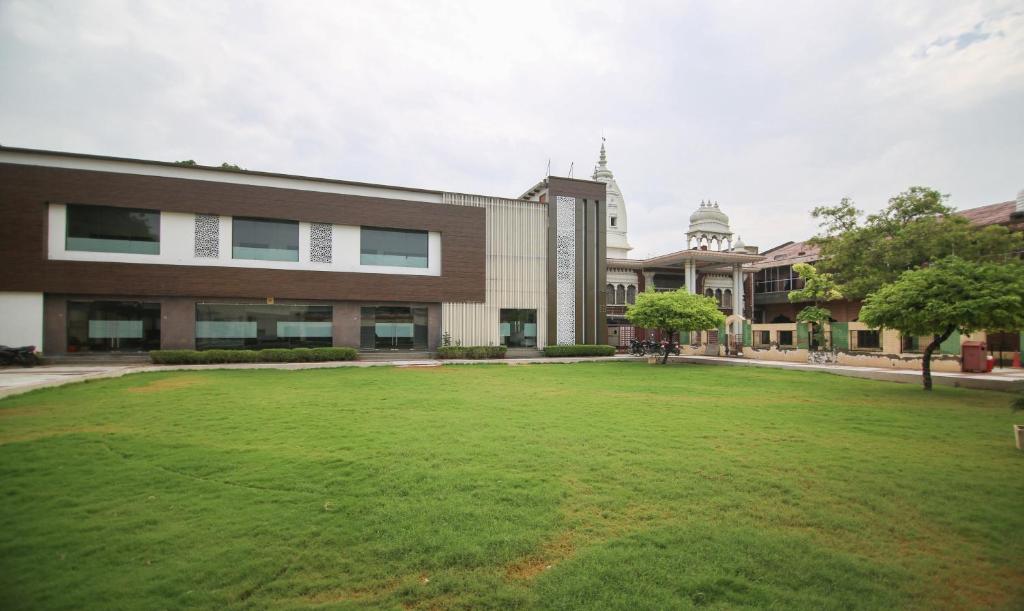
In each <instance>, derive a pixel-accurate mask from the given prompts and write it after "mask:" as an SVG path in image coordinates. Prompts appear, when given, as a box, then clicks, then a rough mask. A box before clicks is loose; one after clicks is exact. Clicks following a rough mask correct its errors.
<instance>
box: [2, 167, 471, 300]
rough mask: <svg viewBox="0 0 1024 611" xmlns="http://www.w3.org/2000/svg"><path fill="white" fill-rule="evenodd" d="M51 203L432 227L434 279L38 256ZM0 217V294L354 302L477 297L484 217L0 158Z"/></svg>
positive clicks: (444, 208) (434, 206) (466, 211)
mask: <svg viewBox="0 0 1024 611" xmlns="http://www.w3.org/2000/svg"><path fill="white" fill-rule="evenodd" d="M51 203H54V204H60V203H85V204H102V205H105V206H116V207H125V208H148V209H153V210H161V211H167V212H185V213H204V214H218V215H224V216H248V217H263V218H273V219H288V220H296V221H309V222H320V223H334V224H339V225H367V226H376V227H390V228H395V229H419V230H426V231H436V232H439V233H440V234H441V241H442V247H441V275H440V276H414V275H395V274H367V273H349V272H333V271H332V272H326V271H323V272H322V271H298V270H274V269H255V268H238V267H216V266H203V267H193V266H182V265H160V264H138V263H110V262H81V261H60V260H50V259H48V257H47V248H48V238H47V207H48V205H49V204H51ZM0 219H2V223H0V244H2V257H3V265H0V291H33V292H42V293H60V294H90V295H96V296H104V295H110V296H114V295H123V294H125V293H126V292H127V293H131V294H132V295H136V296H140V297H150V296H152V297H157V296H183V295H201V296H203V297H225V298H255V299H263V298H266V297H274V298H280V299H305V300H309V299H315V300H329V301H362V302H367V301H371V302H383V301H388V302H417V303H440V302H442V301H483V300H484V279H485V270H486V267H485V248H486V243H485V239H486V238H485V236H486V231H485V229H486V228H485V224H486V217H485V211H484V210H483V209H481V208H473V207H466V206H451V205H446V204H440V203H426V202H415V201H406V200H396V199H386V198H376V197H366V196H358V195H344V194H335V193H322V192H313V191H302V190H297V189H285V188H275V187H263V186H254V185H241V184H231V183H221V182H209V181H204V180H193V179H183V178H167V177H158V176H144V175H135V174H121V173H114V172H100V171H92V170H78V169H66V168H57V167H47V166H37V165H21V164H6V163H3V164H0Z"/></svg>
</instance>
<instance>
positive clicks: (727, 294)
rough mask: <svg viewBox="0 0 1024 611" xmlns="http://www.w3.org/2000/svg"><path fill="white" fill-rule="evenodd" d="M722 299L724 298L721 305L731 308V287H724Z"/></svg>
mask: <svg viewBox="0 0 1024 611" xmlns="http://www.w3.org/2000/svg"><path fill="white" fill-rule="evenodd" d="M722 299H724V300H725V302H724V303H723V305H724V306H725V307H727V308H731V307H732V289H725V291H724V292H723V293H722Z"/></svg>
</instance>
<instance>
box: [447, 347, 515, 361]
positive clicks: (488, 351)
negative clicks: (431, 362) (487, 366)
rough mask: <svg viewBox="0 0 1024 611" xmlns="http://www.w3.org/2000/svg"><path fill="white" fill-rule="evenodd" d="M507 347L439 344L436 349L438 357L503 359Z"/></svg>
mask: <svg viewBox="0 0 1024 611" xmlns="http://www.w3.org/2000/svg"><path fill="white" fill-rule="evenodd" d="M506 352H508V348H506V347H505V346H441V347H440V348H438V349H437V358H439V359H503V358H505V353H506Z"/></svg>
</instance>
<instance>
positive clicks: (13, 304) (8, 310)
mask: <svg viewBox="0 0 1024 611" xmlns="http://www.w3.org/2000/svg"><path fill="white" fill-rule="evenodd" d="M0 344H3V345H5V346H13V347H15V348H17V347H19V346H35V347H36V349H37V350H42V349H43V294H42V293H22V292H12V291H4V292H0Z"/></svg>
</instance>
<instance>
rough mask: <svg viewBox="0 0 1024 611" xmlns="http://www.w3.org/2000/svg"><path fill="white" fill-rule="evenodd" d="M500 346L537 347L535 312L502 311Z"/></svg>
mask: <svg viewBox="0 0 1024 611" xmlns="http://www.w3.org/2000/svg"><path fill="white" fill-rule="evenodd" d="M500 335H501V345H502V346H508V347H509V348H534V347H536V346H537V310H511V309H509V310H502V311H501V332H500Z"/></svg>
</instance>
